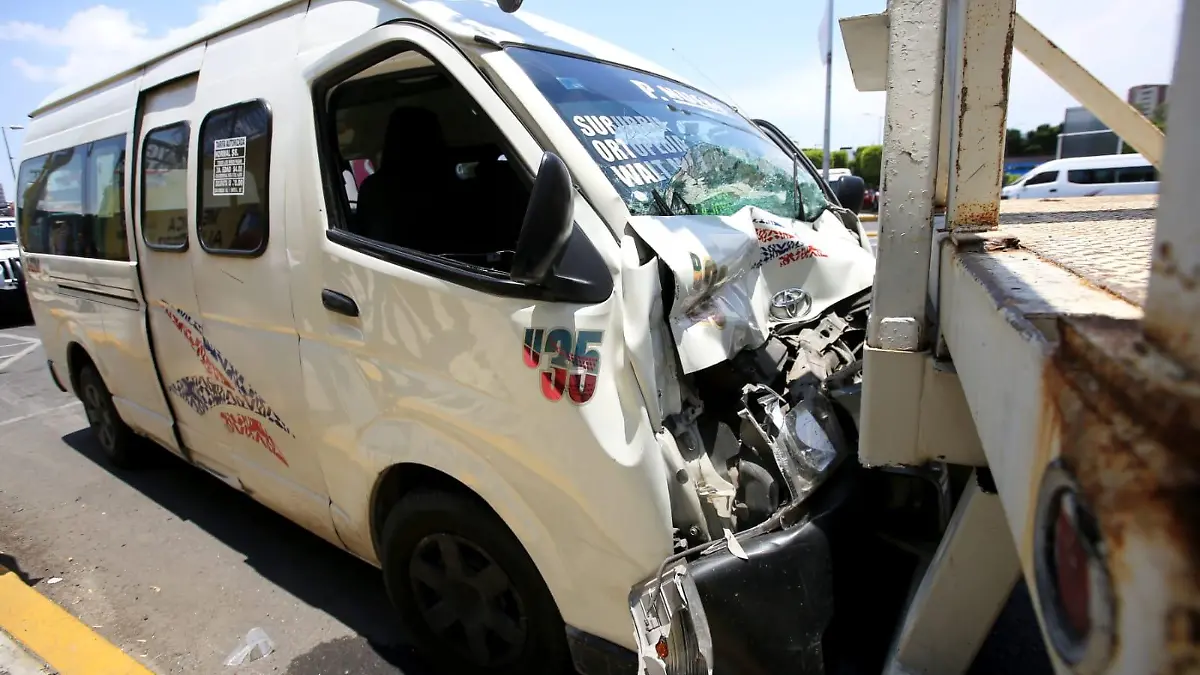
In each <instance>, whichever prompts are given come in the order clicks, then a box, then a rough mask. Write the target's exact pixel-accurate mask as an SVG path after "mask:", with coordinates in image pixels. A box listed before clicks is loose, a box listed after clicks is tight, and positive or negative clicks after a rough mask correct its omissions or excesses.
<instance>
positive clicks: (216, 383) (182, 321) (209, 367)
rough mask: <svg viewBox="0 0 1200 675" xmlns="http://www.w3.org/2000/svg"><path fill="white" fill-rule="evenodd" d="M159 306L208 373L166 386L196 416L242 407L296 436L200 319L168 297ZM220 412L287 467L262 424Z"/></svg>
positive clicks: (231, 429) (227, 425) (236, 429)
mask: <svg viewBox="0 0 1200 675" xmlns="http://www.w3.org/2000/svg"><path fill="white" fill-rule="evenodd" d="M160 305H161V306H162V308H163V311H164V312H166V314H167V317H168V318H169V319H170V320H171V324H172V325H173V326H175V329H176V330H178V331H179V333H180V334H181V335H183V337H184V339H185V340H187V342H188V345H190V346H191V348H192V351H193V352H194V353H195V355H196V358H197V359H198V360H199V361H200V365H202V366H203V367H204V372H205V374H204V375H188V376H185V377H182V378H180V379H178V380H176V381H175V382H173V383H171V384H170V385H169V386H168V387H167V390H168V391H170V392H171V393H172V394H175V395H176V396H178V397H179V398H180V399H182V400H183V402H184V403H186V404H187V405H188V407H189V408H191V409H192V410H194V411H195V412H196V414H197V415H204V414H206V413H207V412H208V411H209V410H212V409H213V408H215V407H217V406H231V407H234V408H241V409H242V410H245V411H247V412H250V413H254V414H255V415H258V416H259V417H262V418H263V419H265V420H267V421H268V422H270V423H271V424H273V425H274V426H276V427H278V428H280V429H282V430H283V431H284V432H285V433H287V434H288V435H289V436H293V437H294V434H292V431H291V429H289V428H288V426H287V424H284V422H283V419H282V418H280V416H279V413H277V412H275V410H274V409H273V408H272V407H271V406H270V404H268V403H267V402H266V401H265V400H264V399H263V398H262V396H260V395H259V394H258V392H256V391H255V390H254V388H253V387H251V386H250V385H249V384H248V383H247V382H246V378H245V376H243V375H242V374H241V372H240V371H239V370H238V369H237V367H236V366H234V365H233V363H231V362H230V361H229V359H228V358H226V357H225V355H224V354H222V353H221V351H220V350H219V349H217V348H216V347H215V346H214V345H213V344H212V343H211V342H209V340H208V338H206V337H204V328H203V326H202V325H201V324H200V322H199V321H197V320H196V319H194V318H192V316H191V315H190V314H188V313H187V312H185V311H184V310H182V309H179V308H178V307H174V306H173V305H171V304H170V303H168V302H166V301H165V300H163V301H160ZM220 415H221V420H222V421H223V422H224V423H225V428H226V429H227V430H228V431H229V432H231V433H236V434H238V435H239V436H243V437H245V438H248V439H250V440H252V441H254V442H255V443H258V444H259V445H261V446H263V447H264V448H266V450H267V451H268V452H270V453H271V454H272V455H274V456H275V457H276V458H278V459H279V461H281V462H283V464H284V466H287V460H286V459H285V458H284V456H283V454H282V453H281V452H280V451H279V449H278V447H277V445H276V443H275V440H274V439H273V438H271V435H270V434H269V433H267V430H266V428H265V427H264V426H263V425H262V423H260V422H258V421H257V420H253V418H250V417H247V416H245V415H242V414H240V413H236V414H230V413H225V412H222V413H220ZM250 422H253V424H251V423H250Z"/></svg>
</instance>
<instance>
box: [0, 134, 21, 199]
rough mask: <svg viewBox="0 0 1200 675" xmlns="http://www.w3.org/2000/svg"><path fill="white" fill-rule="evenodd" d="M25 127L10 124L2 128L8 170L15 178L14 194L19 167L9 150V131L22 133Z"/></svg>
mask: <svg viewBox="0 0 1200 675" xmlns="http://www.w3.org/2000/svg"><path fill="white" fill-rule="evenodd" d="M24 128H25V127H23V126H21V125H20V124H8V125H5V126H2V127H0V136H3V137H4V154H6V155H8V170H9V171H11V172H12V177H13V192H16V190H17V165H16V164H13V156H12V150H9V149H8V131H9V129H11V130H13V131H20V130H22V129H24Z"/></svg>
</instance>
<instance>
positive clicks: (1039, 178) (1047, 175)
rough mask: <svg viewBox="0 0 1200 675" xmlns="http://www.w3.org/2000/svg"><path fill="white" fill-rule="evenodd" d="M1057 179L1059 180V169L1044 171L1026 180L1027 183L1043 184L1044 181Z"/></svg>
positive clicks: (1051, 181) (1050, 181)
mask: <svg viewBox="0 0 1200 675" xmlns="http://www.w3.org/2000/svg"><path fill="white" fill-rule="evenodd" d="M1056 180H1058V171H1043V172H1041V173H1039V174H1038V175H1036V176H1033V177H1031V178H1030V179H1029V180H1027V181H1025V185H1027V186H1028V185H1041V184H1042V183H1053V182H1054V181H1056Z"/></svg>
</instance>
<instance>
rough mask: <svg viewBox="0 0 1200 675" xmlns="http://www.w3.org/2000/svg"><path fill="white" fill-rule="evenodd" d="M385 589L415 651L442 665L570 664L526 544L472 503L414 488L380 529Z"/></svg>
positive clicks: (540, 667) (555, 669) (492, 672)
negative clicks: (525, 547) (381, 533)
mask: <svg viewBox="0 0 1200 675" xmlns="http://www.w3.org/2000/svg"><path fill="white" fill-rule="evenodd" d="M382 543H383V555H382V558H383V561H382V562H383V574H384V581H385V584H386V586H387V591H388V596H389V597H390V598H391V601H392V604H393V605H395V606H396V608H397V609H398V610H399V612H400V615H401V618H402V619H403V621H404V623H405V624H406V625H407V627H408V628H409V630H410V631H411V633H412V637H413V638H415V643H416V645H415V646H416V647H417V649H419V650H420V651H421V652H422V653H423V656H424V657H425V658H426V659H427V660H428V661H430V663H431V664H433V665H435V666H437V667H438V668H439V670H441V671H442V672H445V673H454V674H456V675H457V674H460V673H463V674H465V673H471V674H473V675H475V674H477V675H485V674H486V675H534V674H540V673H546V674H547V675H560V674H561V673H564V672H568V670H567V666H568V663H569V655H568V651H567V646H566V633H565V629H564V626H563V621H562V617H561V616H560V614H559V612H558V607H557V605H555V603H554V599H553V597H552V596H551V595H550V591H549V589H548V588H546V584H545V582H544V581H543V580H542V577H541V575H540V574H539V573H538V571H537V567H536V566H535V565H534V563H533V560H531V559H530V558H529V554H528V553H526V552H525V549H524V547H522V546H521V543H520V542H519V541H518V540H517V538H516V537H515V536H514V535H513V534H512V533H511V532H510V531H509V529H508V527H507V526H505V524H504V522H503V521H501V520H500V519H499V518H497V517H496V515H495V514H494V513H492V512H491V511H490V510H488V509H487V508H485V507H484V506H483V505H481V504H480V503H478V502H477V501H475V500H473V499H470V498H468V497H464V496H460V495H456V494H451V493H447V492H434V491H420V492H414V493H412V494H410V495H408V496H407V497H405V498H404V499H402V500H401V501H400V503H399V504H397V505H396V506H395V507H394V508H393V509H392V512H391V513H390V514H389V515H388V518H387V521H386V522H385V524H384V529H383V541H382Z"/></svg>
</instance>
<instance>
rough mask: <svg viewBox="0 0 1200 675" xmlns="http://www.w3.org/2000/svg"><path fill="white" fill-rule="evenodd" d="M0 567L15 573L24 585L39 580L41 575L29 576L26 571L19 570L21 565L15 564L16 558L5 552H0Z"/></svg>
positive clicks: (31, 584)
mask: <svg viewBox="0 0 1200 675" xmlns="http://www.w3.org/2000/svg"><path fill="white" fill-rule="evenodd" d="M0 567H3V568H4V569H6V570H8V571H9V572H12V573H13V574H15V575H17V578H18V579H20V580H21V581H22V582H23V583H24V584H25V585H26V586H33V585H35V584H37V582H39V581H41V580H42V578H41V577H31V576H29V574H28V573H27V572H24V571H22V570H21V566H20V565H19V564H17V559H16V558H14V557H12V556H11V555H8V554H7V553H0Z"/></svg>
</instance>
